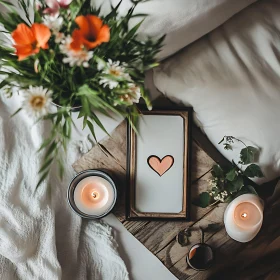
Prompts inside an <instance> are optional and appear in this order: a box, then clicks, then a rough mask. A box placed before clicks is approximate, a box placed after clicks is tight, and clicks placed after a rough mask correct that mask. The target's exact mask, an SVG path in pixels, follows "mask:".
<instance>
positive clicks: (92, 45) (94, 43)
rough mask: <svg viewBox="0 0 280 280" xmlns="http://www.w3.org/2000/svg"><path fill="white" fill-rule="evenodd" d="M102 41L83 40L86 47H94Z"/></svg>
mask: <svg viewBox="0 0 280 280" xmlns="http://www.w3.org/2000/svg"><path fill="white" fill-rule="evenodd" d="M101 43H102V42H99V41H94V42H90V41H87V40H84V46H85V47H86V48H87V49H89V50H90V49H93V48H96V47H97V46H99V45H100V44H101Z"/></svg>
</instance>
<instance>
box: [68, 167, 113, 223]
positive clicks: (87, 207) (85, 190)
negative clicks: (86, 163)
mask: <svg viewBox="0 0 280 280" xmlns="http://www.w3.org/2000/svg"><path fill="white" fill-rule="evenodd" d="M96 172H97V174H96ZM100 175H101V176H100ZM79 177H80V178H79ZM68 201H69V203H70V206H71V207H72V209H73V210H74V211H76V212H77V213H78V214H79V215H80V216H82V217H85V218H101V217H103V216H105V215H106V214H108V213H109V212H110V211H111V210H112V208H113V206H114V204H115V201H116V188H115V184H114V182H113V180H112V179H111V178H110V177H109V176H108V175H107V174H106V173H103V172H101V171H99V170H88V171H86V172H82V173H80V174H78V176H76V177H75V178H74V179H73V181H72V182H71V184H70V186H69V190H68Z"/></svg>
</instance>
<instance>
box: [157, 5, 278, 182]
mask: <svg viewBox="0 0 280 280" xmlns="http://www.w3.org/2000/svg"><path fill="white" fill-rule="evenodd" d="M279 15H280V1H279V0H266V1H259V2H257V3H254V4H252V5H251V6H250V7H248V8H246V9H245V10H243V11H241V12H240V13H239V14H237V15H235V16H234V17H233V18H231V19H230V20H229V21H227V22H226V23H225V24H224V25H222V26H220V27H219V28H217V29H216V30H214V31H213V32H211V33H210V34H208V35H206V36H205V37H203V38H201V39H200V40H198V41H197V42H195V43H194V44H192V45H191V46H189V47H186V48H185V49H183V50H182V51H181V52H180V53H178V54H177V55H175V56H173V57H171V58H170V59H168V60H166V61H165V62H163V63H162V65H161V66H160V67H159V68H158V69H156V70H155V73H154V82H155V85H156V86H157V88H158V89H159V90H160V91H161V92H163V93H164V94H166V95H167V96H168V97H170V98H172V99H173V100H175V101H177V102H183V103H184V104H185V105H189V104H190V105H192V106H193V107H194V111H195V115H196V120H197V121H198V124H199V125H200V126H201V128H202V129H203V130H204V131H205V133H206V134H207V136H208V137H209V139H210V140H211V142H212V143H213V144H214V145H215V146H216V147H217V149H219V150H220V152H221V153H223V154H224V155H225V156H226V157H227V158H228V159H229V160H231V159H235V160H236V162H237V161H238V160H237V158H238V154H239V151H240V148H241V145H235V149H234V151H233V152H232V151H225V150H224V149H223V147H222V146H221V145H218V142H219V141H220V140H221V138H222V137H223V136H224V135H233V136H235V137H237V138H239V139H242V140H243V141H244V142H245V143H247V144H248V145H253V146H256V147H258V148H259V149H260V156H259V164H260V166H261V168H262V170H263V172H264V174H265V178H264V179H263V180H258V182H264V181H269V180H272V179H274V178H275V177H278V176H280V137H279V136H280V125H279V119H280V16H279Z"/></svg>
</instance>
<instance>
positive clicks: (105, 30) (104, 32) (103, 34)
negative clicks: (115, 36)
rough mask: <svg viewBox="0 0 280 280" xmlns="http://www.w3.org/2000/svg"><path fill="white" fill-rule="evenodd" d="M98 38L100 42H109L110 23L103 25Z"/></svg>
mask: <svg viewBox="0 0 280 280" xmlns="http://www.w3.org/2000/svg"><path fill="white" fill-rule="evenodd" d="M97 40H98V41H100V42H102V43H103V42H109V40H110V28H109V26H108V25H106V24H105V25H103V26H102V27H101V29H100V31H99V33H98V36H97Z"/></svg>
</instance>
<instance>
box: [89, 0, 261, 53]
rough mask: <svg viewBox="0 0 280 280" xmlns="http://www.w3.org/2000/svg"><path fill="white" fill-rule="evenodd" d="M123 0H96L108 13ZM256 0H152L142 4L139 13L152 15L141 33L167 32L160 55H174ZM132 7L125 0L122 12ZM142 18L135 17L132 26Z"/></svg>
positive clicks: (156, 33)
mask: <svg viewBox="0 0 280 280" xmlns="http://www.w3.org/2000/svg"><path fill="white" fill-rule="evenodd" d="M119 1H120V0H95V1H94V3H95V4H96V5H97V6H99V5H101V4H102V10H103V12H104V13H105V12H108V11H109V8H110V2H112V4H113V6H116V5H117V4H118V3H119ZM255 1H256V0H151V1H147V2H143V3H140V4H139V5H138V6H137V8H136V10H135V13H136V14H137V13H138V14H139V13H140V14H143V13H144V14H148V16H147V17H146V19H145V20H144V22H143V24H142V26H141V28H140V29H139V36H142V37H146V36H150V37H152V38H153V37H160V36H162V35H164V34H166V35H167V36H166V39H165V42H164V43H165V46H164V47H163V49H162V51H161V53H160V54H159V58H164V57H167V56H170V55H171V54H174V53H175V52H177V51H178V50H180V49H181V48H183V47H185V46H187V45H188V44H190V43H192V42H193V41H195V40H197V39H198V38H200V37H202V36H203V35H205V34H206V33H208V32H210V31H211V30H213V29H214V28H216V27H218V26H219V25H221V24H222V23H224V22H225V21H226V20H227V19H229V18H230V17H231V16H232V15H234V14H235V13H237V12H239V11H240V10H242V9H244V8H245V7H247V6H248V5H249V4H251V3H253V2H255ZM131 6H132V4H131V1H130V0H123V2H122V4H121V5H120V8H119V9H120V10H119V11H120V13H121V14H125V13H126V12H127V11H128V9H129V8H130V7H131ZM140 20H141V18H134V19H133V20H132V21H131V26H134V25H135V24H136V23H138V22H139V21H140Z"/></svg>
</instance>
